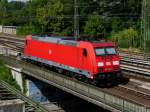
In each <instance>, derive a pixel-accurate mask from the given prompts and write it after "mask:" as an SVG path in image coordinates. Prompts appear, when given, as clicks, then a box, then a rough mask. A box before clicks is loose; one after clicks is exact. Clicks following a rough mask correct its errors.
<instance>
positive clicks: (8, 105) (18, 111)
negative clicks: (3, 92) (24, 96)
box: [0, 99, 25, 112]
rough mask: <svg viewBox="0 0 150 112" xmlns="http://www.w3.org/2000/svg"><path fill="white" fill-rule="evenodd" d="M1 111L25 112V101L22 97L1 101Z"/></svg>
mask: <svg viewBox="0 0 150 112" xmlns="http://www.w3.org/2000/svg"><path fill="white" fill-rule="evenodd" d="M0 112H25V103H24V102H23V101H22V100H20V99H15V100H4V101H0Z"/></svg>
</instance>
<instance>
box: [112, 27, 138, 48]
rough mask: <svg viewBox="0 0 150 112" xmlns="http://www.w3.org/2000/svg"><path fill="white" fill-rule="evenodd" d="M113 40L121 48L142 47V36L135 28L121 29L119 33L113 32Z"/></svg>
mask: <svg viewBox="0 0 150 112" xmlns="http://www.w3.org/2000/svg"><path fill="white" fill-rule="evenodd" d="M112 40H113V41H114V42H116V43H117V44H118V46H119V47H121V48H130V47H131V48H138V47H140V36H139V35H138V32H137V31H136V30H135V29H133V28H129V29H125V30H123V31H119V32H118V33H113V34H112Z"/></svg>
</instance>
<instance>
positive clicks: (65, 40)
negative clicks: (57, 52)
mask: <svg viewBox="0 0 150 112" xmlns="http://www.w3.org/2000/svg"><path fill="white" fill-rule="evenodd" d="M32 40H39V41H43V42H51V43H58V44H64V45H72V46H76V45H77V44H78V41H75V39H74V38H73V37H64V36H43V37H42V36H32Z"/></svg>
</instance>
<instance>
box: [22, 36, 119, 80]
mask: <svg viewBox="0 0 150 112" xmlns="http://www.w3.org/2000/svg"><path fill="white" fill-rule="evenodd" d="M23 58H25V59H30V60H33V61H36V62H40V63H44V64H46V65H50V66H53V67H56V68H59V69H62V70H66V71H69V72H72V73H73V74H74V75H78V76H81V77H84V78H87V79H90V80H97V81H99V80H100V79H106V78H110V77H116V76H119V75H120V59H119V55H118V54H117V52H116V47H115V45H114V44H113V43H110V42H100V41H99V42H87V41H75V40H73V39H71V38H68V37H61V36H60V37H59V36H53V37H40V36H32V35H28V36H26V40H25V46H24V54H23Z"/></svg>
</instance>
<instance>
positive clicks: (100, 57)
mask: <svg viewBox="0 0 150 112" xmlns="http://www.w3.org/2000/svg"><path fill="white" fill-rule="evenodd" d="M94 52H95V57H96V64H97V65H96V68H97V76H98V78H99V79H104V78H107V79H111V78H114V77H115V78H116V77H120V58H119V55H118V53H117V50H116V47H115V46H114V45H113V44H112V43H105V44H99V45H96V46H94Z"/></svg>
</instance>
